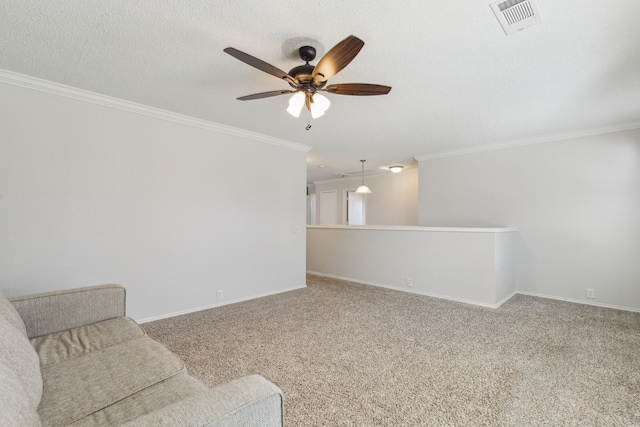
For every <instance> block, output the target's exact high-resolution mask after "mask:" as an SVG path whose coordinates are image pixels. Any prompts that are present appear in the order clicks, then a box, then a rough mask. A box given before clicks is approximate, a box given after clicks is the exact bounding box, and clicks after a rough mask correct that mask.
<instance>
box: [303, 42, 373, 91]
mask: <svg viewBox="0 0 640 427" xmlns="http://www.w3.org/2000/svg"><path fill="white" fill-rule="evenodd" d="M362 46H364V42H363V41H362V40H360V39H359V38H357V37H356V36H349V37H347V38H346V39H344V40H342V41H341V42H340V43H338V44H337V45H335V46H334V47H332V48H331V50H329V52H327V53H326V54H325V55H324V56H323V57H322V59H321V60H320V61H319V62H318V65H316V68H314V69H313V73H311V77H313V83H314V84H315V85H316V86H320V85H322V84H323V83H324V82H326V81H327V80H329V79H330V78H331V77H333V76H334V75H336V74H337V73H338V72H339V71H340V70H342V69H343V68H344V67H346V66H347V65H349V63H350V62H351V61H352V60H353V58H355V57H356V55H357V54H358V52H360V49H362Z"/></svg>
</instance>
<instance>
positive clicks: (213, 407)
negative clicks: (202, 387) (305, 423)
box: [123, 375, 284, 427]
mask: <svg viewBox="0 0 640 427" xmlns="http://www.w3.org/2000/svg"><path fill="white" fill-rule="evenodd" d="M283 425H284V409H283V400H282V391H281V390H280V389H279V388H278V387H276V386H275V385H274V384H273V383H271V382H270V381H268V380H266V379H265V378H263V377H261V376H260V375H250V376H246V377H242V378H239V379H237V380H234V381H231V382H229V383H226V384H222V385H219V386H217V387H215V388H213V389H210V390H207V391H204V392H202V393H197V394H195V395H192V396H189V397H187V398H186V399H183V400H181V401H179V402H176V403H174V404H171V405H168V406H165V407H163V408H160V409H158V410H157V411H154V412H151V413H149V414H145V415H143V416H140V417H138V418H136V419H134V420H131V421H129V422H128V423H125V424H123V427H124V426H127V427H133V426H136V427H147V426H148V427H151V426H154V427H155V426H172V427H194V426H198V427H200V426H207V427H237V426H261V427H272V426H273V427H276V426H277V427H282V426H283Z"/></svg>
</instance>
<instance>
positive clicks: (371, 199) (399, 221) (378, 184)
mask: <svg viewBox="0 0 640 427" xmlns="http://www.w3.org/2000/svg"><path fill="white" fill-rule="evenodd" d="M361 183H362V178H361V177H359V178H342V179H331V180H326V181H316V182H315V191H316V194H320V193H321V192H322V191H331V190H337V192H338V206H337V209H338V223H339V224H344V223H345V218H344V209H345V207H344V203H343V202H344V200H343V195H344V191H345V190H355V189H356V188H358V186H359V185H360V184H361ZM365 184H367V186H368V187H369V188H371V191H372V192H373V193H372V194H368V195H367V196H366V199H367V201H366V206H367V224H369V225H418V169H405V170H404V171H402V172H400V173H397V174H395V173H387V174H383V175H370V176H365ZM320 203H321V202H320V198H319V197H318V198H317V199H316V204H317V207H316V209H317V217H318V218H319V217H320V209H321V207H320Z"/></svg>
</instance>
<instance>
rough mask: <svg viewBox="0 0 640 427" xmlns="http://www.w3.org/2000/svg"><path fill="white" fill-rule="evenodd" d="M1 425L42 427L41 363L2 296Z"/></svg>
mask: <svg viewBox="0 0 640 427" xmlns="http://www.w3.org/2000/svg"><path fill="white" fill-rule="evenodd" d="M0 337H1V339H0V425H3V426H5V425H7V426H13V425H16V426H39V425H40V418H39V416H38V413H37V408H38V404H39V403H40V399H41V397H42V377H41V376H40V362H39V360H38V355H37V354H36V352H35V350H34V349H33V347H31V343H30V342H29V339H28V338H27V335H26V331H25V328H24V324H23V323H22V321H21V320H20V316H19V315H18V313H17V312H16V310H15V309H14V308H13V306H12V305H11V303H10V302H9V301H8V300H7V299H6V298H5V297H4V295H2V294H0Z"/></svg>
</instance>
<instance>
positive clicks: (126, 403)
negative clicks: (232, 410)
mask: <svg viewBox="0 0 640 427" xmlns="http://www.w3.org/2000/svg"><path fill="white" fill-rule="evenodd" d="M207 390H208V388H207V386H205V385H204V384H203V383H201V382H200V381H198V380H197V379H195V378H193V377H191V376H189V375H187V373H186V372H181V373H179V374H176V375H174V376H172V377H170V378H168V379H166V380H164V381H161V382H159V383H157V384H154V385H153V386H151V387H147V388H145V389H144V390H141V391H139V392H137V393H135V394H133V395H131V396H129V397H127V398H126V399H123V400H120V401H119V402H116V403H114V404H113V405H111V406H108V407H106V408H104V409H101V410H100V411H97V412H94V413H93V414H91V415H89V416H87V417H84V418H82V419H80V420H78V421H76V422H75V423H73V424H71V425H70V426H69V427H107V426H119V425H121V424H123V423H126V422H128V421H131V420H135V419H137V418H138V417H141V416H143V415H145V414H149V413H152V412H154V411H157V410H159V409H160V408H163V407H165V406H167V405H171V404H173V403H176V402H180V401H182V400H183V399H185V398H187V397H190V396H193V395H196V394H200V393H204V392H206V391H207Z"/></svg>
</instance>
